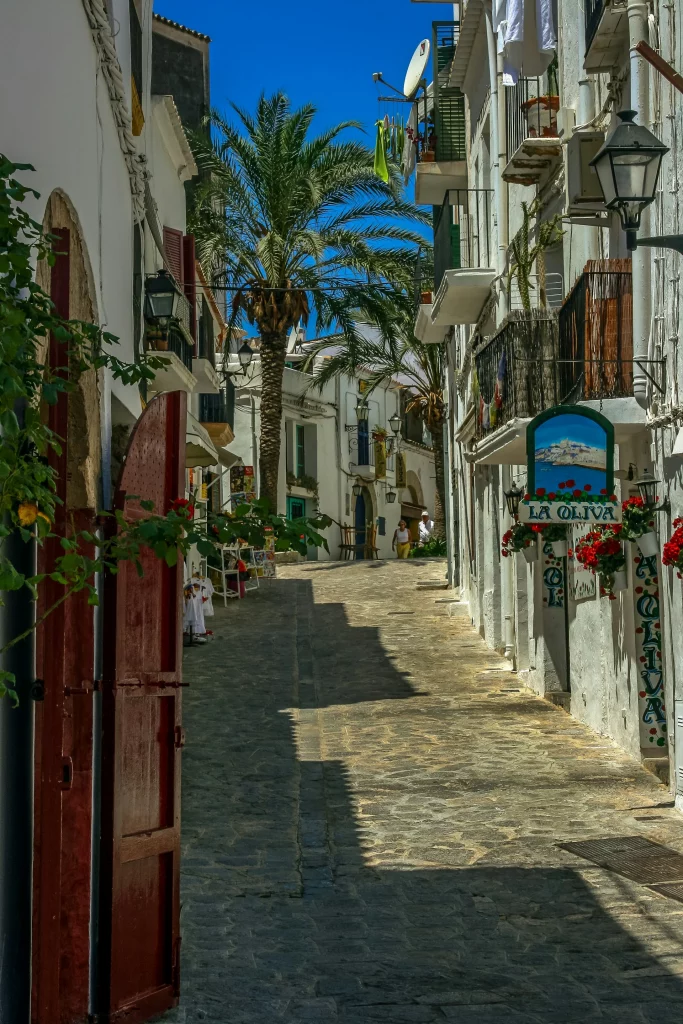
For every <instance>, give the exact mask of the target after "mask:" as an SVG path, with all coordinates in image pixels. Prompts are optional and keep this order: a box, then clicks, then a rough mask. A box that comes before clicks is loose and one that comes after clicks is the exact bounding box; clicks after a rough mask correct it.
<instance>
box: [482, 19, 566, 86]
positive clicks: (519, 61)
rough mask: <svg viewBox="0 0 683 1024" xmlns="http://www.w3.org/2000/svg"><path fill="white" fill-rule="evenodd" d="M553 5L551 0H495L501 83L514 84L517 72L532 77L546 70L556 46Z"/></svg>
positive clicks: (517, 75) (517, 76)
mask: <svg viewBox="0 0 683 1024" xmlns="http://www.w3.org/2000/svg"><path fill="white" fill-rule="evenodd" d="M553 6H554V0H496V7H495V19H496V20H495V24H496V25H497V26H498V52H499V53H500V52H501V50H502V52H503V54H504V57H505V70H504V75H503V84H504V85H515V84H516V82H517V80H518V78H519V76H520V75H524V76H525V77H526V78H535V77H537V76H540V75H542V74H543V73H544V71H546V70H547V68H548V65H549V64H550V62H551V60H552V59H553V55H554V53H555V50H556V49H557V33H556V32H555V17H554V12H553ZM501 43H502V47H501Z"/></svg>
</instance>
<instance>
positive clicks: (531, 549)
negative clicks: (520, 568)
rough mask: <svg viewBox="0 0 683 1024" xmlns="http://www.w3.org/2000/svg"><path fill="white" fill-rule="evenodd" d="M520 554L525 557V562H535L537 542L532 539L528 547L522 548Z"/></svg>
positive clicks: (536, 559)
mask: <svg viewBox="0 0 683 1024" xmlns="http://www.w3.org/2000/svg"><path fill="white" fill-rule="evenodd" d="M522 554H523V555H524V557H525V558H526V560H527V562H529V563H531V562H537V561H538V544H537V543H536V541H534V542H533V543H532V544H530V545H529V546H528V547H526V548H522Z"/></svg>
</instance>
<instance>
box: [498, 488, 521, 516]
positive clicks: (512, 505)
mask: <svg viewBox="0 0 683 1024" xmlns="http://www.w3.org/2000/svg"><path fill="white" fill-rule="evenodd" d="M503 493H504V494H505V501H506V503H507V507H508V512H509V513H510V515H511V516H512V518H513V519H516V518H517V514H518V512H519V503H520V501H521V500H522V498H523V497H524V491H523V490H522V488H521V487H518V486H517V484H516V483H515V481H514V480H513V481H512V485H511V487H510V490H509V491H504V492H503Z"/></svg>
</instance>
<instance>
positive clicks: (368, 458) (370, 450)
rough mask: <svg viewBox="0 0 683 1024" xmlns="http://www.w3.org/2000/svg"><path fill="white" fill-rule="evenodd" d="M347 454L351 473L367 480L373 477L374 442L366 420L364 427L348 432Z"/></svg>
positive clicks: (369, 480)
mask: <svg viewBox="0 0 683 1024" xmlns="http://www.w3.org/2000/svg"><path fill="white" fill-rule="evenodd" d="M359 427H361V424H359ZM349 455H350V459H349V469H350V470H351V472H352V473H355V474H356V475H357V476H359V477H360V478H361V480H365V481H367V482H371V481H372V480H374V479H375V442H374V441H373V439H372V435H371V434H370V433H369V431H368V429H367V421H366V422H365V427H364V429H359V430H358V431H356V432H355V433H354V432H351V433H350V436H349Z"/></svg>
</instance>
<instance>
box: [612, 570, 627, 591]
mask: <svg viewBox="0 0 683 1024" xmlns="http://www.w3.org/2000/svg"><path fill="white" fill-rule="evenodd" d="M627 586H628V580H627V578H626V569H619V570H618V571H617V572H615V573H614V574H613V575H612V592H613V593H616V592H617V591H618V590H626V588H627Z"/></svg>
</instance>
